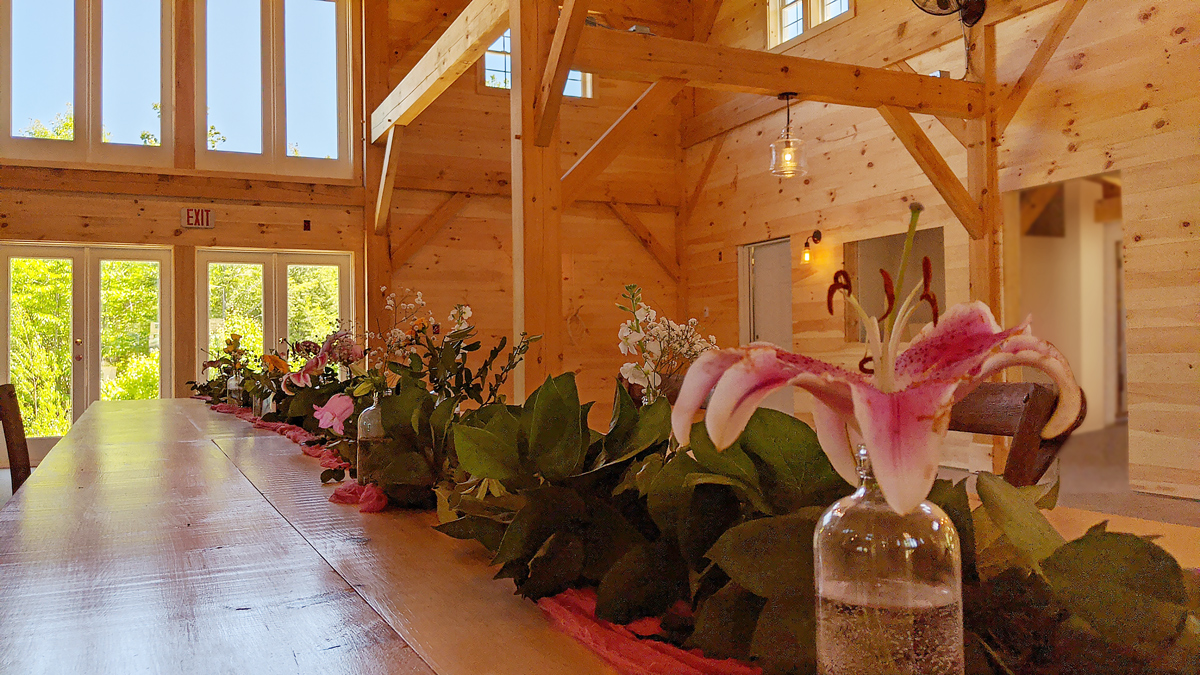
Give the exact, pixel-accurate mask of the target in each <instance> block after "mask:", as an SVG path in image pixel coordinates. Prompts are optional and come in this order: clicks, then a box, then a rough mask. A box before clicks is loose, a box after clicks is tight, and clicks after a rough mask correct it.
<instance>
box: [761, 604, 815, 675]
mask: <svg viewBox="0 0 1200 675" xmlns="http://www.w3.org/2000/svg"><path fill="white" fill-rule="evenodd" d="M750 653H751V654H752V655H754V656H755V657H756V658H757V659H758V663H759V664H760V665H762V667H763V671H764V672H766V673H815V672H816V668H817V610H816V601H815V598H814V591H813V590H811V588H810V589H808V590H804V589H799V590H797V592H796V593H794V594H788V595H785V596H781V597H776V598H771V599H770V600H768V601H767V604H766V606H765V607H763V610H762V613H760V614H759V615H758V624H757V625H756V626H755V629H754V640H753V641H752V642H751V644H750Z"/></svg>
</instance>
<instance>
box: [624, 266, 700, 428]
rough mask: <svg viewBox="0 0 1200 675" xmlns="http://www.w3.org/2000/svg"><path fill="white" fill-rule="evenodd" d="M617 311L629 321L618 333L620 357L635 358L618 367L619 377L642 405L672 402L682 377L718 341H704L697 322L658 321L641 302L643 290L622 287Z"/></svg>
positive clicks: (650, 309) (632, 286)
mask: <svg viewBox="0 0 1200 675" xmlns="http://www.w3.org/2000/svg"><path fill="white" fill-rule="evenodd" d="M617 307H619V308H621V309H622V310H623V311H625V312H628V313H629V314H631V315H632V317H631V318H630V319H629V320H627V321H626V322H625V323H623V324H621V327H620V328H619V329H618V330H617V337H618V338H619V339H620V344H619V345H618V346H619V348H620V350H621V353H622V354H624V355H626V356H632V357H635V358H637V359H638V360H637V361H631V362H629V363H626V364H625V365H623V366H621V377H622V378H624V380H625V381H626V382H628V383H630V384H631V385H633V386H634V387H638V388H640V389H641V392H642V394H641V396H640V397H639V398H640V399H641V402H642V403H643V404H646V405H648V404H650V403H654V402H655V401H656V400H658V398H659V397H660V396H667V398H668V399H672V400H673V399H674V397H675V394H677V393H678V392H679V385H680V382H681V379H682V378H683V374H684V373H685V372H686V371H687V369H688V367H689V366H691V365H692V362H693V361H695V360H696V358H697V357H699V356H700V355H701V354H703V353H704V352H707V351H710V350H712V349H716V348H717V338H715V337H713V336H711V335H710V336H708V338H707V339H705V337H704V335H703V333H701V332H700V330H699V328H698V324H699V322H698V321H697V320H696V319H688V321H687V323H682V324H679V323H675V322H674V321H672V320H670V319H669V318H667V317H665V316H663V317H660V316H659V315H658V312H656V311H655V310H654V309H653V308H651V307H650V306H649V305H647V304H646V303H644V302H642V288H641V286H638V285H637V284H630V285H628V286H626V287H625V293H623V294H622V295H621V302H618V303H617Z"/></svg>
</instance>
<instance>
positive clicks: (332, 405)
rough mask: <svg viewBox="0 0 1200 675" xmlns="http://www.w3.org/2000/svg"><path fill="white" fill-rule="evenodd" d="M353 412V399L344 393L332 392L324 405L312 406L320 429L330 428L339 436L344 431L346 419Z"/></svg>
mask: <svg viewBox="0 0 1200 675" xmlns="http://www.w3.org/2000/svg"><path fill="white" fill-rule="evenodd" d="M353 414H354V399H352V398H350V397H349V396H347V395H345V394H334V395H333V396H332V397H331V398H330V399H329V402H328V403H326V404H325V405H324V406H319V405H318V406H313V417H315V418H317V421H318V422H319V423H320V425H319V426H320V427H321V428H322V429H332V430H333V433H335V434H337V435H339V436H341V435H343V434H345V433H346V427H345V424H346V420H348V419H350V415H353Z"/></svg>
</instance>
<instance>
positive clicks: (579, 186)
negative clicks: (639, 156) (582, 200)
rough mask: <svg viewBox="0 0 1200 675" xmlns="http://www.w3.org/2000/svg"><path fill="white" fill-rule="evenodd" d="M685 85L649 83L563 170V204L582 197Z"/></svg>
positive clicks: (668, 82) (678, 82)
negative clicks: (584, 190) (589, 185)
mask: <svg viewBox="0 0 1200 675" xmlns="http://www.w3.org/2000/svg"><path fill="white" fill-rule="evenodd" d="M685 86H687V81H686V80H678V79H667V80H663V81H661V82H655V83H654V84H652V85H650V86H649V87H648V88H647V89H646V91H645V92H643V93H642V95H641V96H640V97H638V100H637V101H634V103H633V105H632V106H630V107H629V109H628V110H626V111H625V112H624V113H622V115H621V117H619V118H618V119H617V121H616V122H614V123H613V125H612V126H611V127H609V128H608V130H607V131H605V132H604V134H603V135H602V136H600V138H599V139H598V140H597V141H596V142H595V143H593V144H592V147H590V148H588V150H587V152H585V153H583V155H582V156H581V157H580V158H579V159H578V160H577V161H576V162H575V165H574V166H572V167H571V168H570V169H568V170H567V172H566V173H565V174H563V177H562V203H563V207H564V208H565V207H566V206H569V205H571V204H572V203H573V202H575V201H576V200H577V199H579V195H580V193H581V192H582V190H583V187H584V186H586V185H587V184H588V182H590V181H591V180H592V179H593V178H595V177H596V176H598V175H600V173H601V172H603V171H604V170H605V169H607V168H608V165H609V164H612V162H613V160H614V159H616V158H617V156H618V155H620V154H621V151H622V150H624V149H625V146H626V145H628V144H629V142H630V141H632V140H633V139H634V138H637V136H638V134H640V133H641V132H643V131H645V130H646V129H647V128H649V127H650V124H651V123H652V122H653V121H654V117H655V116H656V115H658V113H659V111H661V110H662V109H663V108H664V107H666V105H667V104H668V103H670V102H671V99H673V98H675V97H676V96H678V95H679V92H681V91H683V88H684V87H685Z"/></svg>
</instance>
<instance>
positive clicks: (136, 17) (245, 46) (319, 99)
mask: <svg viewBox="0 0 1200 675" xmlns="http://www.w3.org/2000/svg"><path fill="white" fill-rule="evenodd" d="M74 4H75V3H74V0H12V8H13V80H12V92H13V97H12V99H13V110H12V119H13V122H12V125H13V129H12V132H13V133H14V134H19V133H20V131H21V130H22V129H25V128H27V127H29V125H30V123H31V120H34V119H36V120H40V121H41V122H43V123H44V124H46V125H47V126H49V125H50V124H51V120H53V118H54V116H55V115H57V114H60V113H64V112H66V110H67V107H68V105H69V104H70V103H71V102H72V101H73V99H74V93H73V88H74V72H73V70H74V24H73V22H72V20H71V17H72V16H73V13H74ZM102 4H103V10H102V26H103V28H102V45H103V46H102V51H103V55H102V59H101V69H102V75H101V77H102V96H101V98H102V103H101V115H102V119H103V126H104V130H105V132H106V133H107V134H108V139H109V141H110V142H114V143H132V144H139V145H140V144H141V143H142V139H141V134H142V132H146V131H148V132H150V133H151V134H153V135H154V136H155V137H158V138H161V136H162V131H161V125H160V122H159V119H158V114H157V113H156V112H155V110H154V104H155V103H158V102H159V101H160V99H161V96H162V94H161V67H160V63H161V51H160V49H161V47H160V45H161V25H162V20H161V14H160V12H161V0H103V3H102ZM259 8H260V5H259V3H256V2H247V0H208V6H207V15H208V41H207V45H208V58H209V62H208V124H209V125H212V126H215V127H216V128H217V130H218V131H219V132H220V133H221V134H222V135H223V136H224V137H225V139H226V140H225V142H223V143H221V144H219V145H218V149H220V150H233V151H241V152H261V150H262V67H261V63H262V45H261V42H262V39H261V35H262V30H261V28H262V17H260V16H259ZM335 10H336V7H335V5H334V3H333V2H330V1H328V0H285V3H284V34H285V36H286V38H285V57H284V72H285V80H286V89H287V96H286V109H287V143H288V146H289V148H291V147H295V148H298V149H299V151H300V154H302V155H304V156H308V157H326V156H329V157H336V156H337V42H336V14H335ZM295 45H298V46H299V48H295V47H293V46H295Z"/></svg>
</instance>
